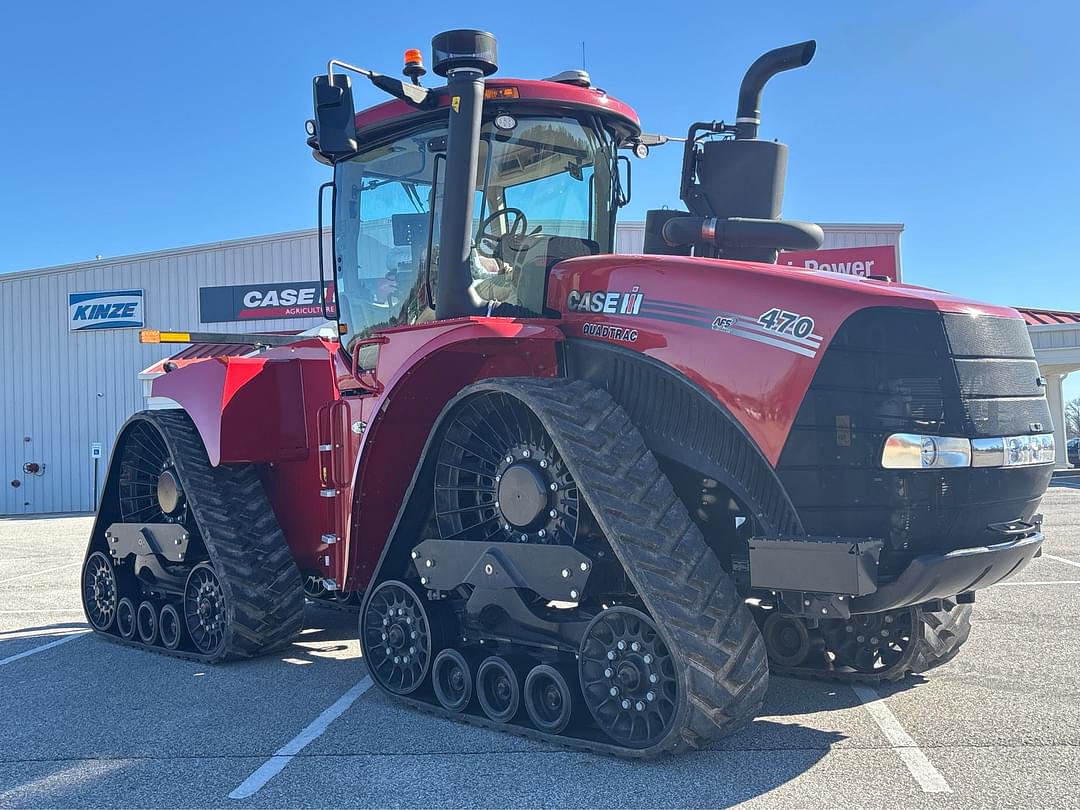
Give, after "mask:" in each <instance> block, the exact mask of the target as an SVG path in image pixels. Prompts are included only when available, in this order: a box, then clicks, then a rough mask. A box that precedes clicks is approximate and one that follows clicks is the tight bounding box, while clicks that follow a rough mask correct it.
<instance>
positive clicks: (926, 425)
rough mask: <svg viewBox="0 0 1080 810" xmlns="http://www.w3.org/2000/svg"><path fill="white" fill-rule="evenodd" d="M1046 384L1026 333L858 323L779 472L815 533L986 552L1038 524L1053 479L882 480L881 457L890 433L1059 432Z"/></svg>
mask: <svg viewBox="0 0 1080 810" xmlns="http://www.w3.org/2000/svg"><path fill="white" fill-rule="evenodd" d="M1038 377H1039V371H1038V364H1037V363H1036V361H1035V357H1034V352H1033V351H1032V348H1031V342H1030V340H1029V339H1028V335H1027V331H1026V329H1025V327H1024V323H1023V321H1020V320H1017V319H1006V318H990V317H983V316H980V317H977V318H975V317H971V316H968V315H942V314H941V313H939V312H936V311H924V310H913V309H898V308H873V309H866V310H862V311H860V312H857V313H855V314H854V315H852V316H851V317H850V318H848V320H847V321H846V322H845V323H844V324H843V325H842V326H841V328H840V330H839V331H838V332H837V334H836V336H835V337H834V339H833V340H832V342H831V343H830V345H829V347H828V349H827V350H826V352H825V354H824V356H823V357H822V360H821V364H820V366H819V367H818V370H817V373H816V374H815V376H814V379H813V382H812V383H811V385H810V389H809V390H808V391H807V394H806V397H805V398H804V400H803V403H802V406H801V408H800V410H799V413H798V415H797V417H796V419H795V423H794V425H793V426H792V429H791V432H790V434H789V436H788V441H787V443H786V445H785V446H784V451H783V453H782V454H781V457H780V462H779V464H778V466H777V470H778V472H779V474H780V477H781V480H782V481H783V483H784V486H785V487H786V488H787V490H788V493H789V494H790V496H791V498H792V501H793V502H794V504H795V506H796V509H797V510H798V512H799V516H800V517H801V518H802V522H803V524H804V526H805V527H806V530H807V531H808V532H809V533H811V534H819V535H834V536H846V537H860V536H861V537H874V538H882V539H885V540H886V542H887V548H888V549H889V550H890V551H892V552H893V553H894V558H895V555H904V554H908V555H910V554H911V553H917V552H920V551H927V550H951V549H954V548H963V547H967V546H975V545H979V544H980V543H983V542H988V541H990V540H993V539H995V538H994V537H993V535H992V533H988V530H987V529H986V526H987V525H988V524H990V523H998V522H1005V521H1011V520H1016V519H1027V518H1030V516H1031V514H1032V513H1033V512H1034V511H1035V509H1036V507H1037V506H1038V502H1039V499H1040V497H1041V495H1042V492H1043V490H1044V489H1045V487H1046V483H1047V481H1048V479H1049V474H1050V473H1049V469H1048V466H1040V467H1037V468H1030V469H1028V470H1026V471H1019V470H989V469H982V470H973V469H954V470H884V469H882V468H881V450H882V447H883V446H884V443H885V439H886V438H887V437H888V436H889V435H890V434H892V433H918V434H929V435H942V436H970V437H978V436H1009V435H1022V434H1026V433H1032V432H1036V433H1037V432H1047V431H1049V430H1050V413H1049V409H1048V406H1047V403H1046V399H1045V397H1044V396H1043V391H1042V388H1041V387H1040V385H1039V382H1038ZM888 561H889V555H888V554H886V555H885V556H884V557H883V564H885V565H887V564H888Z"/></svg>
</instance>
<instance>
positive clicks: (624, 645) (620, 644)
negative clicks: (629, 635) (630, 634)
mask: <svg viewBox="0 0 1080 810" xmlns="http://www.w3.org/2000/svg"><path fill="white" fill-rule="evenodd" d="M615 646H616V647H618V648H619V649H620V650H625V649H626V642H625V641H622V640H621V639H620V640H619V643H618V644H616V645H615Z"/></svg>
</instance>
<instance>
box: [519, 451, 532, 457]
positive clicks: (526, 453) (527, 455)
mask: <svg viewBox="0 0 1080 810" xmlns="http://www.w3.org/2000/svg"><path fill="white" fill-rule="evenodd" d="M521 455H522V457H524V458H528V457H529V456H531V455H532V453H530V452H529V451H528V450H523V451H522V452H521Z"/></svg>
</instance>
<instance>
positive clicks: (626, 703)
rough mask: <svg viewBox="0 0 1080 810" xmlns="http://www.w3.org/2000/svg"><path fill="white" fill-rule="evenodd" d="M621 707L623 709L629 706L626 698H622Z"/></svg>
mask: <svg viewBox="0 0 1080 810" xmlns="http://www.w3.org/2000/svg"><path fill="white" fill-rule="evenodd" d="M622 707H623V708H624V709H629V708H630V701H629V700H627V699H626V698H623V702H622Z"/></svg>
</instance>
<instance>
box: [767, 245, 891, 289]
mask: <svg viewBox="0 0 1080 810" xmlns="http://www.w3.org/2000/svg"><path fill="white" fill-rule="evenodd" d="M777 263H778V264H788V265H792V266H793V267H805V268H806V269H807V270H825V271H827V272H830V273H843V274H845V275H849V276H882V277H885V278H888V279H890V280H891V281H899V280H900V268H899V266H898V262H897V260H896V248H895V247H894V246H893V245H874V246H872V247H856V248H833V249H830V250H802V251H792V252H790V253H781V254H780V259H779V261H778V262H777Z"/></svg>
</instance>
